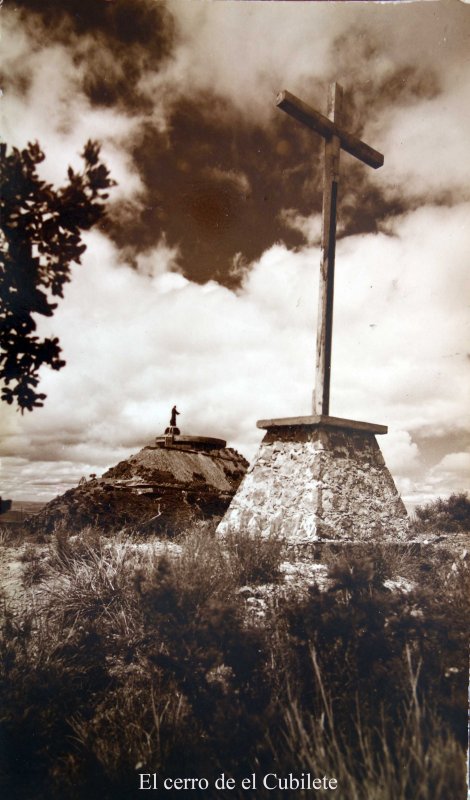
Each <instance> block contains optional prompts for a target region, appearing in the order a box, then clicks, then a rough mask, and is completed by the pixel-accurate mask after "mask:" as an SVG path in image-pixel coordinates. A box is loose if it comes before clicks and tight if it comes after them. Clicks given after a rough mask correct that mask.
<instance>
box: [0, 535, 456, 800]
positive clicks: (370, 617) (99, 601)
mask: <svg viewBox="0 0 470 800" xmlns="http://www.w3.org/2000/svg"><path fill="white" fill-rule="evenodd" d="M288 555H289V554H288V552H287V551H286V548H285V546H284V545H283V544H282V542H280V541H278V540H269V539H268V540H263V539H261V538H259V537H255V538H254V539H253V538H251V537H247V536H245V535H244V534H241V533H238V534H232V535H231V536H230V537H229V538H228V539H227V540H226V541H221V540H220V539H217V538H215V536H214V535H213V531H211V530H210V529H208V528H203V527H199V528H198V529H196V530H195V531H193V532H191V533H188V534H187V535H186V536H184V537H182V538H180V539H179V540H178V541H177V543H174V542H172V543H169V544H168V545H167V550H166V551H165V549H164V548H163V546H162V544H161V543H159V542H156V541H152V540H150V541H147V542H142V540H141V539H136V540H132V539H129V538H127V539H124V538H123V539H119V538H117V539H113V540H109V539H104V538H103V537H102V536H100V534H99V532H96V531H95V530H93V529H92V528H88V529H87V530H86V531H85V532H84V534H83V535H82V536H81V537H73V538H71V537H68V536H67V535H66V534H64V533H63V532H61V533H58V534H56V535H55V536H54V538H53V541H52V542H51V543H50V544H49V545H45V546H43V547H42V548H41V557H40V559H39V561H40V565H41V570H40V574H39V575H36V577H35V578H34V580H31V571H32V568H31V567H30V566H29V565H30V564H32V563H35V559H37V558H39V556H38V555H37V554H36V555H34V554H33V552H32V549H31V548H29V549H28V551H27V553H26V560H25V562H24V564H25V570H26V572H25V579H26V580H27V582H28V583H29V584H32V585H33V590H32V591H33V592H34V594H33V595H32V596H33V597H34V602H30V603H28V604H25V609H24V610H23V611H21V612H19V613H16V614H14V613H13V612H12V611H8V609H7V610H6V614H5V620H4V626H3V636H2V640H1V645H0V647H1V682H0V708H1V712H0V717H1V732H0V741H1V742H2V744H3V753H2V760H3V764H2V766H3V774H4V775H5V779H4V783H5V785H4V787H3V788H4V790H5V796H8V797H9V798H17V799H18V800H45V799H46V798H48V800H55V798H59V797H61V798H62V797H67V798H69V799H70V800H85V798H86V800H93V798H103V800H107V799H108V798H109V800H111V798H113V800H120V799H121V798H122V800H124V799H125V800H129V798H130V797H133V796H140V795H137V790H138V786H139V773H154V772H155V773H157V775H158V780H159V781H160V783H159V785H160V788H161V780H162V779H163V778H164V777H167V778H176V777H206V778H207V780H208V782H209V788H207V789H201V790H198V789H197V788H196V789H194V790H192V791H191V796H193V797H198V796H204V797H206V798H207V797H209V798H210V797H213V798H219V797H221V798H224V797H235V798H246V797H248V796H252V794H253V793H252V792H250V791H244V790H243V789H242V787H241V781H242V779H243V778H244V777H246V776H250V775H251V774H252V773H255V774H256V775H257V780H258V785H257V790H256V796H260V797H275V798H281V797H290V796H292V797H295V798H302V797H309V796H311V794H312V791H309V790H307V789H305V790H303V789H302V788H300V789H292V790H289V789H284V788H282V786H280V787H278V789H274V790H268V789H263V786H262V777H263V776H264V775H266V774H267V773H276V774H277V775H278V776H279V777H281V778H287V777H288V776H289V773H292V774H293V775H297V776H300V775H301V774H302V773H310V774H311V775H312V776H313V777H318V776H320V777H321V776H324V775H326V776H329V777H330V778H335V779H336V780H337V781H338V788H339V789H340V796H341V798H342V800H359V798H367V800H369V798H370V800H415V798H417V800H444V798H447V797H449V798H451V797H452V798H454V797H455V798H458V797H463V796H464V794H463V792H464V787H465V745H466V714H465V709H466V686H467V639H466V622H465V621H466V616H467V615H468V604H469V598H470V592H469V588H470V576H469V568H468V565H467V562H466V561H465V560H464V559H457V560H454V558H455V557H454V556H453V555H452V554H451V553H450V552H449V551H446V550H442V549H441V550H438V549H437V548H434V549H433V548H430V549H429V550H428V555H427V558H426V561H423V558H422V557H421V556H420V554H419V552H418V551H416V550H408V551H407V550H405V551H403V549H400V548H398V547H394V546H391V547H390V548H387V547H386V546H385V545H383V546H382V547H381V548H376V549H374V551H371V549H370V548H368V547H366V546H362V547H356V548H353V547H351V548H349V549H348V548H345V549H344V550H343V552H342V553H338V552H333V551H330V552H329V553H328V552H326V553H323V554H322V561H324V559H325V558H326V560H327V566H328V585H327V587H326V588H323V590H322V591H320V589H319V588H318V587H315V586H314V587H312V588H310V590H309V591H305V590H304V591H300V592H299V591H298V589H297V590H295V591H293V590H290V591H289V590H288V589H287V588H286V586H285V585H284V584H282V582H280V576H281V574H282V573H281V564H282V561H283V560H285V559H286V558H288ZM423 564H424V565H425V568H424V569H422V568H421V567H422V566H423ZM429 567H430V568H429ZM397 569H398V570H399V572H398V573H397V572H396V570H397ZM28 570H29V574H28ZM406 571H407V579H408V581H409V583H410V585H411V584H413V585H414V587H415V588H414V589H412V590H410V591H406V592H405V591H398V590H393V591H392V590H391V589H390V588H387V580H390V579H392V578H397V577H398V575H404V574H405V572H406ZM36 572H37V569H36ZM247 584H248V585H249V586H250V591H248V586H247ZM254 596H257V597H258V596H259V598H262V603H263V615H259V614H258V615H256V614H253V613H250V608H251V605H250V600H251V599H252V598H253V597H254ZM260 602H261V600H260ZM222 772H224V773H225V775H226V777H231V778H233V779H234V780H235V788H234V789H231V790H227V791H224V790H222V789H220V788H217V789H215V788H214V781H215V779H216V777H217V776H218V775H220V773H222ZM160 794H162V792H161V793H160ZM315 794H316V795H317V796H319V797H326V796H329V794H330V792H329V791H325V792H322V791H318V792H316V793H315ZM164 795H165V796H168V797H175V796H176V797H179V796H185V794H184V792H180V791H175V790H169V791H165V792H164Z"/></svg>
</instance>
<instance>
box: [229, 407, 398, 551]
mask: <svg viewBox="0 0 470 800" xmlns="http://www.w3.org/2000/svg"><path fill="white" fill-rule="evenodd" d="M309 419H311V420H314V421H313V422H310V423H309V422H308V420H309ZM328 419H329V418H321V419H320V421H319V420H318V418H307V417H300V418H299V424H294V422H293V420H286V424H285V425H283V424H282V420H269V421H266V422H265V424H264V423H263V425H261V424H260V427H266V428H267V429H268V430H267V433H266V436H265V438H264V439H263V442H262V443H261V446H260V450H259V452H258V455H257V457H256V459H255V461H254V463H253V465H252V466H251V467H250V469H249V470H248V472H247V474H246V475H245V478H244V479H243V481H242V483H241V485H240V487H239V489H238V491H237V493H236V494H235V496H234V498H233V500H232V503H231V505H230V507H229V509H228V511H227V513H226V515H225V517H224V519H223V520H222V522H221V523H220V525H219V528H218V532H219V534H220V535H224V534H225V533H226V532H227V531H228V530H230V529H235V528H236V527H237V524H238V523H239V521H240V519H241V518H243V519H245V520H248V528H249V530H258V531H260V532H261V533H262V535H263V536H265V537H268V536H271V535H273V534H274V533H276V534H280V535H282V536H284V537H285V538H286V539H287V540H288V541H290V542H292V543H305V542H309V541H318V540H321V539H325V538H328V539H341V538H343V539H347V540H350V539H351V538H353V539H358V540H363V541H371V540H374V539H377V538H378V537H380V538H386V539H394V540H400V539H404V538H406V535H407V530H408V521H407V513H406V509H405V506H404V505H403V502H402V500H401V498H400V497H399V495H398V492H397V489H396V487H395V484H394V482H393V478H392V476H391V475H390V472H389V471H388V469H387V467H386V465H385V462H384V459H383V457H382V454H381V452H380V448H379V446H378V444H377V441H376V438H375V433H383V432H385V431H386V428H385V427H384V426H373V425H368V424H367V423H354V422H351V425H350V427H349V428H348V427H347V426H346V424H345V423H346V422H349V421H347V420H337V419H335V418H332V419H334V423H332V424H331V425H330V424H328ZM340 423H343V424H342V425H341V424H340Z"/></svg>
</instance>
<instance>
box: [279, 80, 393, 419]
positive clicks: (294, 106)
mask: <svg viewBox="0 0 470 800" xmlns="http://www.w3.org/2000/svg"><path fill="white" fill-rule="evenodd" d="M342 99H343V90H342V88H341V86H339V84H337V83H333V84H332V85H331V86H330V92H329V97H328V116H327V117H324V116H323V114H320V113H319V112H318V111H315V110H314V109H313V108H310V106H308V105H307V104H306V103H304V102H303V101H302V100H299V99H298V98H297V97H295V96H294V95H293V94H291V93H290V92H281V93H280V94H279V96H278V98H277V101H276V105H277V106H278V107H279V108H281V109H282V110H283V111H285V112H286V113H287V114H290V116H291V117H294V118H295V119H296V120H298V121H299V122H302V123H303V124H304V125H307V126H308V127H309V128H311V129H312V130H314V131H316V133H319V134H320V136H323V138H324V139H325V159H324V183H323V213H322V238H321V250H322V258H321V267H320V286H319V297H318V323H317V358H316V370H315V391H314V393H313V414H314V415H319V416H321V415H328V414H329V411H330V377H331V338H332V332H333V294H334V276H335V250H336V207H337V198H338V181H339V157H340V152H341V150H346V152H347V153H350V154H351V155H352V156H355V157H356V158H358V159H359V160H360V161H363V162H364V164H368V165H369V166H370V167H373V168H374V169H377V168H378V167H381V166H382V164H383V163H384V157H383V155H382V154H381V153H378V152H377V150H373V149H372V147H369V145H367V144H366V143H365V142H362V141H361V140H360V139H358V138H357V136H353V135H352V134H351V133H348V132H347V131H344V130H343V129H342V128H341V103H342Z"/></svg>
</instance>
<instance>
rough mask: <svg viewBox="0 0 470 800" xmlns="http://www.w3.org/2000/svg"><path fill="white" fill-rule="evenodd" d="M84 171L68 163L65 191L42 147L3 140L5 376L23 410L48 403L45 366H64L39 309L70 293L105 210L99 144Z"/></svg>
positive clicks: (0, 267) (1, 325) (88, 152)
mask: <svg viewBox="0 0 470 800" xmlns="http://www.w3.org/2000/svg"><path fill="white" fill-rule="evenodd" d="M82 158H83V160H84V162H85V166H84V169H83V171H82V172H79V173H78V172H74V170H73V169H72V168H71V167H69V169H68V182H67V183H66V184H65V185H64V186H62V187H61V188H59V189H55V188H54V187H53V186H52V185H51V184H49V183H46V182H45V181H43V180H41V179H40V177H39V175H38V173H37V166H38V164H40V163H41V162H42V161H43V160H44V154H43V152H42V151H41V149H40V147H39V145H38V144H37V143H36V144H31V143H30V144H28V146H27V147H26V148H25V149H24V150H21V151H20V150H18V149H17V148H13V150H12V151H11V152H10V153H9V154H8V153H7V149H6V146H5V145H1V146H0V182H1V186H2V189H1V199H0V211H1V219H2V233H1V234H0V236H1V238H0V301H1V309H0V346H1V354H0V379H1V380H2V381H3V382H4V384H5V385H4V387H3V389H2V395H1V399H2V400H4V401H5V402H7V403H9V404H12V403H17V404H18V406H19V408H20V409H21V411H22V412H23V411H24V410H25V409H27V410H28V411H32V410H33V408H35V407H37V406H42V405H43V400H44V398H45V395H44V394H42V393H39V392H37V391H36V387H37V386H38V383H39V377H38V371H39V368H40V367H41V366H42V365H43V364H46V365H48V366H50V367H51V368H52V369H55V370H59V369H62V367H63V366H64V365H65V361H64V360H63V359H62V358H61V357H60V354H61V348H60V346H59V340H58V339H57V338H44V339H40V338H39V337H38V336H37V335H36V334H35V331H36V321H35V318H34V317H35V315H36V314H40V315H42V316H46V317H51V316H52V315H53V313H54V310H55V309H56V307H57V303H55V302H52V298H54V297H63V290H64V284H66V283H67V282H68V281H69V280H70V265H71V263H72V262H75V263H80V258H81V256H82V254H83V252H84V250H85V245H84V244H82V241H81V233H82V231H87V230H89V229H90V228H92V227H93V225H95V224H96V223H97V222H98V221H99V220H100V219H101V218H102V217H103V215H104V203H103V201H104V200H105V199H106V198H107V196H108V195H107V194H106V189H108V188H109V187H110V186H112V185H113V183H114V182H113V181H112V180H111V179H110V177H109V172H108V170H107V168H106V167H105V165H104V164H103V163H101V161H100V159H99V146H98V145H97V144H96V143H94V142H91V141H89V142H88V143H87V144H86V145H85V147H84V149H83V152H82Z"/></svg>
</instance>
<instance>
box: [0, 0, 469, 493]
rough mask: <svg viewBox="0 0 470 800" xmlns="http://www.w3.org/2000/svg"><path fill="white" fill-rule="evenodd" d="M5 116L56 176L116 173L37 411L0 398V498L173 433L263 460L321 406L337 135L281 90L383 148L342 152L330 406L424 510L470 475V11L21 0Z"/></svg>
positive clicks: (12, 29) (7, 46)
mask: <svg viewBox="0 0 470 800" xmlns="http://www.w3.org/2000/svg"><path fill="white" fill-rule="evenodd" d="M0 24H1V29H2V30H1V37H2V42H1V50H2V57H1V58H2V64H1V74H2V77H1V86H2V92H3V96H2V101H1V129H2V138H3V140H4V141H6V142H7V144H8V145H9V146H16V147H20V148H22V147H24V146H25V145H26V143H27V142H28V141H36V140H37V141H39V143H40V145H41V147H42V149H43V150H44V152H45V154H46V159H45V161H44V163H43V164H42V165H41V174H42V175H43V177H44V178H45V179H47V180H49V181H52V182H53V183H54V185H56V186H61V185H63V184H64V182H65V181H66V175H67V167H68V165H72V166H73V167H74V168H79V167H80V158H79V153H80V151H81V150H82V149H83V145H84V144H85V142H86V141H87V139H89V138H92V139H94V140H97V141H99V142H100V143H101V153H102V158H103V160H104V162H105V163H106V165H107V166H108V168H109V170H110V172H111V175H112V177H113V178H114V179H115V181H116V183H117V185H116V187H115V188H113V189H112V190H111V193H110V199H109V201H108V208H107V216H106V219H105V220H104V221H103V222H102V223H100V227H99V228H95V229H93V230H92V231H91V232H89V233H87V234H86V235H85V236H84V243H85V244H86V245H87V250H86V253H85V255H84V256H83V258H82V264H81V265H76V266H74V267H73V270H72V280H71V282H70V283H69V284H68V285H67V287H66V290H65V297H64V299H63V300H61V301H60V304H59V306H58V308H57V311H56V312H55V314H54V316H53V317H52V318H49V319H40V318H38V320H37V321H38V331H39V332H40V333H41V334H44V335H54V336H58V337H59V339H60V343H61V347H62V357H63V358H64V359H65V361H66V366H65V367H64V368H63V369H62V370H60V371H58V372H56V371H51V370H48V369H47V368H43V370H42V371H41V383H40V391H42V392H44V393H45V394H46V395H47V399H46V401H45V404H44V407H43V408H37V409H35V410H34V411H33V412H32V413H28V412H26V413H25V414H23V415H21V414H20V413H19V412H17V411H15V410H14V409H13V408H12V407H9V406H6V405H5V404H3V407H2V408H0V432H1V441H0V454H1V463H2V472H1V479H0V480H1V484H0V485H1V494H2V495H3V496H4V497H11V498H12V499H14V500H17V501H21V500H42V501H47V500H49V499H51V498H52V497H54V496H56V495H57V494H60V493H62V492H63V491H65V490H66V489H68V488H71V487H72V486H74V485H76V484H77V482H78V480H79V479H80V478H81V477H82V476H85V477H88V475H90V474H91V473H96V474H98V475H100V474H102V472H103V471H104V470H105V469H107V468H108V467H109V466H112V465H113V464H115V463H117V462H118V461H120V460H122V459H124V458H127V457H128V456H129V455H130V454H131V453H135V452H137V451H138V450H139V449H140V448H141V447H142V446H144V445H145V444H148V443H150V442H151V441H152V439H153V437H155V436H157V435H160V434H161V432H162V431H163V429H164V428H165V426H166V425H167V424H168V422H169V415H170V409H171V407H172V406H173V404H175V403H176V404H177V406H178V409H179V411H180V412H181V415H180V417H179V424H180V427H181V431H182V433H187V434H190V433H192V434H197V435H208V436H219V437H221V438H224V439H226V440H227V441H228V444H229V445H230V446H232V447H235V448H236V449H237V450H239V451H240V452H241V453H243V454H244V455H245V456H246V457H247V458H248V459H253V458H254V456H255V454H256V451H257V447H258V445H259V442H260V440H261V438H262V436H263V432H262V431H260V430H259V429H257V427H256V421H257V420H258V419H266V418H270V417H289V416H298V415H307V414H310V413H311V395H312V389H313V384H314V359H315V335H316V333H315V332H316V317H317V292H318V274H319V263H320V227H321V203H322V154H323V142H322V139H321V138H320V137H319V136H318V135H316V134H315V133H313V132H312V131H310V130H308V129H307V128H305V127H304V126H302V125H300V124H299V123H298V122H296V121H295V120H293V119H292V118H290V117H288V116H287V115H286V114H284V113H283V112H282V111H280V110H279V109H278V108H276V96H277V94H278V92H279V91H281V90H283V89H287V90H289V91H290V92H292V93H293V94H295V95H297V96H298V97H300V98H302V99H303V100H304V101H305V102H307V103H308V104H309V105H311V106H313V107H314V108H316V109H318V110H319V111H321V112H323V113H325V112H326V102H327V93H328V85H329V84H330V83H331V82H333V81H338V82H339V83H340V84H341V85H342V86H343V88H344V113H343V125H344V126H345V127H346V128H347V129H348V130H349V131H351V132H352V133H355V134H356V135H358V136H360V137H361V138H362V139H363V140H364V141H366V142H367V143H368V144H369V145H370V146H372V147H374V148H375V149H376V150H379V151H380V152H381V153H383V154H384V156H385V163H384V166H383V167H382V168H380V169H378V170H373V169H371V168H370V167H368V166H366V165H364V164H363V163H361V162H359V161H357V160H356V159H354V158H353V157H352V156H350V155H348V154H346V153H344V152H343V153H342V155H341V167H340V190H339V192H340V200H339V216H338V242H337V255H336V277H335V306H334V326H333V362H332V385H331V406H330V413H331V414H332V415H334V416H339V417H346V418H348V419H357V420H363V421H366V422H375V423H379V424H385V425H388V428H389V432H388V434H387V435H385V436H380V437H379V444H380V446H381V448H382V451H383V454H384V456H385V459H386V462H387V465H388V467H389V469H390V471H391V473H392V475H393V477H394V479H395V482H396V484H397V487H398V489H399V491H400V492H401V494H402V497H403V499H404V500H405V503H406V504H407V505H408V507H409V508H410V509H412V508H413V507H414V506H415V505H416V504H422V503H425V502H428V501H429V500H431V499H433V498H434V497H436V496H447V495H448V494H450V493H451V492H454V491H457V492H459V491H468V490H469V489H470V420H469V411H468V409H469V408H470V404H469V399H470V397H469V395H470V392H469V378H468V365H469V352H468V342H469V330H468V329H469V319H470V316H469V313H468V304H469V298H470V291H469V289H470V287H469V283H470V280H469V262H470V247H469V245H470V225H469V214H470V159H469V157H468V141H469V131H470V5H469V4H468V3H464V2H461V0H443V1H441V0H437V1H436V2H433V1H432V0H422V1H421V2H415V3H404V2H401V3H374V2H351V3H348V2H337V3H330V2H296V1H295V0H294V1H293V2H292V1H291V2H276V0H271V1H265V2H261V1H260V2H256V0H254V1H253V2H251V1H248V0H247V1H246V2H237V1H236V0H233V1H232V0H205V1H202V0H192V1H191V2H189V0H167V2H157V0H19V1H17V2H14V1H13V0H10V2H9V1H8V0H5V2H4V5H3V8H2V11H1V22H0Z"/></svg>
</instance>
